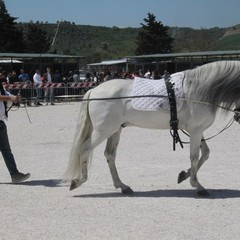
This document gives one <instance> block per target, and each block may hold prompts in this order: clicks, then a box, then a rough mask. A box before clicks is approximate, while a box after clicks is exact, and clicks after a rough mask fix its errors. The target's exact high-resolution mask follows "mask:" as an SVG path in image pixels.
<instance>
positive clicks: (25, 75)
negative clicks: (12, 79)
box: [18, 69, 30, 82]
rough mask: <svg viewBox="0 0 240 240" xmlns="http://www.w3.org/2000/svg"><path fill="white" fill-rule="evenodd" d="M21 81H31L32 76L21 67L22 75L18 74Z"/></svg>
mask: <svg viewBox="0 0 240 240" xmlns="http://www.w3.org/2000/svg"><path fill="white" fill-rule="evenodd" d="M18 80H19V82H29V81H30V77H29V75H28V74H27V73H25V72H24V70H23V69H20V75H19V76H18Z"/></svg>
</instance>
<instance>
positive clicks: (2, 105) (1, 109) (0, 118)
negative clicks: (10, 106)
mask: <svg viewBox="0 0 240 240" xmlns="http://www.w3.org/2000/svg"><path fill="white" fill-rule="evenodd" d="M0 93H1V94H0V151H1V153H2V156H3V159H4V161H5V164H6V166H7V169H8V171H9V173H10V176H11V179H12V183H21V182H23V181H25V180H27V179H28V178H29V177H30V173H26V174H24V173H21V172H19V171H18V169H17V165H16V162H15V158H14V156H13V154H12V150H11V147H10V144H9V139H8V133H7V126H6V124H5V122H4V121H5V119H7V115H8V114H7V111H6V102H7V101H10V102H13V103H18V102H19V97H18V96H14V95H11V94H10V93H9V92H7V91H6V90H5V89H4V87H3V85H2V83H1V82H0Z"/></svg>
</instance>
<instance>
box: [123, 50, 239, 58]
mask: <svg viewBox="0 0 240 240" xmlns="http://www.w3.org/2000/svg"><path fill="white" fill-rule="evenodd" d="M224 55H240V50H229V51H205V52H187V53H160V54H146V55H137V56H128V58H135V59H136V58H172V57H201V56H224Z"/></svg>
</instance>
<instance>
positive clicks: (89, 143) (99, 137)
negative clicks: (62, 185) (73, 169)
mask: <svg viewBox="0 0 240 240" xmlns="http://www.w3.org/2000/svg"><path fill="white" fill-rule="evenodd" d="M105 139H106V136H104V135H103V134H101V133H99V132H98V131H93V133H92V135H91V137H90V138H89V139H87V140H86V142H84V144H83V146H82V148H81V150H80V152H79V155H78V157H79V158H81V167H80V169H79V170H80V171H81V172H80V174H79V176H80V177H78V178H76V179H73V180H72V182H71V186H70V190H73V189H75V188H77V187H79V186H81V185H82V184H83V183H84V182H86V181H87V179H88V169H89V165H90V160H91V158H92V152H93V149H94V148H96V147H97V146H98V145H99V144H100V143H101V142H103V141H104V140H105Z"/></svg>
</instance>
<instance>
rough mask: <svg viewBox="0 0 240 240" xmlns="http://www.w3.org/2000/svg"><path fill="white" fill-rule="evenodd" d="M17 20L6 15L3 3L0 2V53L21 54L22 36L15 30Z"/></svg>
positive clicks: (22, 48)
mask: <svg viewBox="0 0 240 240" xmlns="http://www.w3.org/2000/svg"><path fill="white" fill-rule="evenodd" d="M16 19H17V18H14V17H11V16H10V15H9V14H8V11H7V9H6V6H5V3H4V1H3V0H0V52H23V51H24V43H23V34H22V32H21V31H20V30H19V29H18V28H17V23H16V22H15V20H16Z"/></svg>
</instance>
